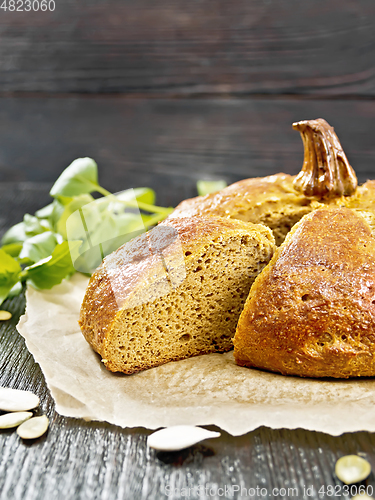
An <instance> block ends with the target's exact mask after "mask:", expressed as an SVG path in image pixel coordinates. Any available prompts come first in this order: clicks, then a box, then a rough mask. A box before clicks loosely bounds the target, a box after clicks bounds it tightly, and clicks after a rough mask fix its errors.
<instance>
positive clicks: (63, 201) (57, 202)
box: [35, 196, 73, 231]
mask: <svg viewBox="0 0 375 500" xmlns="http://www.w3.org/2000/svg"><path fill="white" fill-rule="evenodd" d="M72 200H73V198H72V197H67V196H58V197H57V198H55V199H54V200H53V202H52V203H50V204H49V205H47V206H45V207H44V208H41V209H40V210H38V211H37V212H35V215H36V217H38V219H47V220H48V223H49V225H50V227H51V229H52V230H53V231H57V224H58V222H59V220H60V218H61V216H62V214H63V213H64V210H65V206H66V205H68V204H69V203H70V202H71V201H72Z"/></svg>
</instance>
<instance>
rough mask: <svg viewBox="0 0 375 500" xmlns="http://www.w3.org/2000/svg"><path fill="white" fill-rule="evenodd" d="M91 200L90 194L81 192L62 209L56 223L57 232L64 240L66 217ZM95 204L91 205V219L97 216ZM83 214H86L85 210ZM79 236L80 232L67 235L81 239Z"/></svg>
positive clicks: (80, 235) (95, 218)
mask: <svg viewBox="0 0 375 500" xmlns="http://www.w3.org/2000/svg"><path fill="white" fill-rule="evenodd" d="M93 201H94V198H93V197H92V196H91V195H89V194H81V195H79V196H76V197H75V198H73V200H72V201H71V202H70V203H68V204H67V205H66V206H65V208H64V211H63V213H62V214H61V216H60V219H59V221H58V222H57V225H56V229H57V232H58V233H60V234H61V235H62V236H63V238H64V239H65V240H66V239H68V236H67V231H66V221H67V220H68V218H69V217H70V216H71V215H72V213H74V212H76V211H77V210H79V209H80V208H82V207H83V206H84V205H88V204H89V203H91V202H93ZM95 205H96V204H94V205H93V207H92V210H90V212H92V214H91V218H92V219H93V221H95V220H97V219H98V217H99V215H98V211H97V209H96V208H95ZM85 214H86V212H85ZM81 237H82V234H81V233H79V234H74V235H73V234H70V235H69V238H70V239H73V240H79V239H82V238H81Z"/></svg>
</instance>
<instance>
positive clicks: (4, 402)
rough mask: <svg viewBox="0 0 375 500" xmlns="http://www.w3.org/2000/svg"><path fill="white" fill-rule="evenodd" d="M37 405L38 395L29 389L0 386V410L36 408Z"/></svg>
mask: <svg viewBox="0 0 375 500" xmlns="http://www.w3.org/2000/svg"><path fill="white" fill-rule="evenodd" d="M38 405H39V398H38V396H37V395H36V394H33V393H32V392H30V391H20V390H18V389H9V388H8V387H0V410H3V411H27V410H32V409H33V408H36V407H37V406H38Z"/></svg>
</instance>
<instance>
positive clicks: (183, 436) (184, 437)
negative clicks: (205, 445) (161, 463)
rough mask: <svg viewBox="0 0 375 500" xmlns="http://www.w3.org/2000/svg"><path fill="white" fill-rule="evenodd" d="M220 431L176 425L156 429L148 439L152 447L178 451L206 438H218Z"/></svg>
mask: <svg viewBox="0 0 375 500" xmlns="http://www.w3.org/2000/svg"><path fill="white" fill-rule="evenodd" d="M219 436H220V432H213V431H208V430H207V429H203V428H202V427H194V426H193V425H174V426H172V427H167V428H165V429H161V430H160V431H156V432H154V433H153V434H151V435H150V436H149V437H148V439H147V444H148V446H149V447H150V448H154V449H155V450H161V451H177V450H183V449H184V448H188V447H189V446H193V444H196V443H199V442H200V441H203V440H204V439H208V438H216V437H219Z"/></svg>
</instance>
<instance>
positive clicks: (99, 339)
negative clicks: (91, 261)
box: [79, 217, 274, 373]
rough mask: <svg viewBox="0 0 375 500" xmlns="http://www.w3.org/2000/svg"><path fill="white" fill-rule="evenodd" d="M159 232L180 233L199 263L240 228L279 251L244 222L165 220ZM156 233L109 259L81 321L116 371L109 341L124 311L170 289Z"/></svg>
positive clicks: (95, 278) (262, 231)
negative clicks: (147, 294)
mask: <svg viewBox="0 0 375 500" xmlns="http://www.w3.org/2000/svg"><path fill="white" fill-rule="evenodd" d="M158 228H159V229H160V228H171V229H172V230H173V231H175V234H176V235H178V239H179V242H180V243H181V247H182V252H183V255H184V256H185V258H186V259H193V258H194V257H195V256H196V255H197V254H198V253H199V252H200V251H201V250H202V248H204V247H206V246H208V245H209V244H210V242H212V241H213V240H214V239H215V238H221V237H222V236H223V234H225V236H226V237H227V238H228V237H229V236H230V235H231V234H233V235H235V234H238V232H239V231H240V230H242V231H245V232H246V234H251V233H252V232H253V233H254V234H255V233H256V234H257V235H259V236H260V237H261V238H263V240H268V241H269V248H270V249H273V247H274V239H273V237H272V233H271V232H270V231H269V229H268V228H266V227H264V226H261V225H250V224H248V223H245V222H242V221H239V220H231V219H224V218H219V217H207V218H203V217H189V218H180V219H173V220H168V221H164V222H163V223H161V224H159V226H158ZM152 234H153V233H152V232H151V233H150V232H149V233H146V234H142V235H140V236H138V237H137V238H135V239H134V240H132V242H130V243H128V244H126V245H124V246H123V247H120V248H119V249H118V250H116V251H115V252H113V253H112V254H110V255H108V256H107V257H106V258H105V259H104V261H103V263H102V264H101V265H100V267H99V268H98V269H97V270H96V271H95V272H94V273H93V275H92V276H91V279H90V282H89V285H88V288H87V290H86V293H85V297H84V299H83V303H82V306H81V313H80V319H79V324H80V327H81V330H82V333H83V335H84V337H85V338H86V340H87V341H88V342H89V343H90V344H91V346H92V347H93V348H94V350H95V351H97V352H98V353H99V354H100V355H101V356H102V358H103V359H104V362H105V364H106V367H107V368H108V369H110V370H111V369H113V370H114V371H116V370H117V369H118V368H117V367H116V365H114V364H113V363H112V362H111V360H110V359H108V355H107V354H108V349H109V347H110V345H109V344H110V341H108V338H109V333H110V332H111V329H112V327H113V325H114V323H115V321H116V318H117V317H118V315H119V314H121V310H123V309H124V308H125V307H130V306H132V304H133V303H135V304H137V303H138V304H139V302H140V301H139V300H138V299H139V297H143V296H144V294H145V288H148V289H151V294H152V286H153V285H155V290H156V288H157V287H159V292H160V287H169V283H168V282H167V280H166V279H165V272H164V269H163V267H162V265H161V263H160V258H159V255H158V249H157V248H156V247H155V240H153V239H152ZM150 235H151V236H150ZM166 250H167V251H166V252H164V254H163V255H164V259H165V261H168V256H172V257H173V245H170V246H169V247H168V248H167V249H166ZM271 255H272V254H271ZM267 261H268V259H267ZM150 284H151V285H150ZM146 285H147V287H146ZM151 298H152V295H150V299H151ZM108 342H109V344H108V345H107V343H108ZM129 373H130V372H129Z"/></svg>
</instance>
